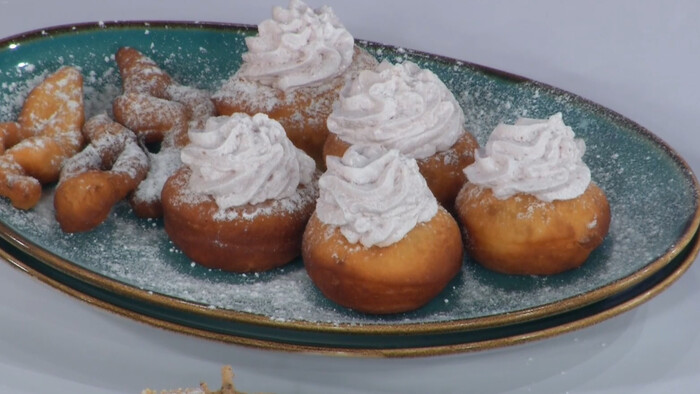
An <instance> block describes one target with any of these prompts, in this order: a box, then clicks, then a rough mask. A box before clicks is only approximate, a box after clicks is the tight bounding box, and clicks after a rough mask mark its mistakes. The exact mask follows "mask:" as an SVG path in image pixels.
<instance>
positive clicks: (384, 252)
mask: <svg viewBox="0 0 700 394" xmlns="http://www.w3.org/2000/svg"><path fill="white" fill-rule="evenodd" d="M462 254H463V246H462V240H461V235H460V232H459V227H458V225H457V222H456V221H455V220H454V219H453V218H452V216H451V215H450V214H449V213H448V212H447V211H446V210H445V209H444V208H442V207H440V208H439V209H438V213H437V214H436V215H435V216H434V217H433V218H432V219H431V220H430V221H428V222H425V223H419V224H418V225H416V227H415V228H413V230H411V231H410V232H409V233H408V234H406V236H405V237H404V238H403V239H401V240H400V241H398V242H396V243H394V244H391V245H389V246H386V247H378V246H372V247H370V248H367V247H364V246H362V245H360V244H350V243H349V242H348V241H347V239H346V238H345V236H344V235H343V234H342V233H341V232H340V230H339V229H338V228H337V227H335V226H330V225H327V224H324V223H323V222H321V221H320V220H319V219H318V218H317V217H316V215H313V216H312V217H311V219H310V220H309V223H308V225H307V226H306V231H305V232H304V240H303V246H302V256H303V259H304V266H305V267H306V271H307V272H308V273H309V276H310V277H311V279H312V280H313V282H314V283H315V284H316V286H317V287H318V288H319V289H320V290H321V292H322V293H323V294H324V295H325V296H326V297H328V298H329V299H331V300H333V301H335V302H336V303H338V304H340V305H342V306H345V307H348V308H352V309H354V310H357V311H360V312H365V313H373V314H387V313H398V312H406V311H410V310H414V309H417V308H419V307H421V306H423V305H425V304H426V303H427V302H428V301H430V300H431V299H433V298H434V297H435V296H437V295H438V293H440V292H441V291H442V290H443V289H444V288H445V286H447V284H448V283H449V282H450V280H452V278H454V277H455V275H457V273H458V272H459V270H460V268H461V266H462V258H463V255H462Z"/></svg>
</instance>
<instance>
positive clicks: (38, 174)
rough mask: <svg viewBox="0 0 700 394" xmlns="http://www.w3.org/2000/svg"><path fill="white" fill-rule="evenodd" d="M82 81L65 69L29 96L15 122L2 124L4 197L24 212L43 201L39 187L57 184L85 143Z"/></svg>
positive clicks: (0, 162)
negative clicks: (66, 163) (64, 163)
mask: <svg viewBox="0 0 700 394" xmlns="http://www.w3.org/2000/svg"><path fill="white" fill-rule="evenodd" d="M84 121H85V115H84V104H83V78H82V75H81V74H80V71H78V70H77V69H76V68H73V67H62V68H60V69H59V70H58V71H56V72H54V73H53V74H51V75H49V76H47V77H46V78H45V79H44V81H43V82H41V83H40V84H39V85H37V86H36V87H35V88H34V89H32V91H31V92H30V93H29V95H28V96H27V98H26V100H25V102H24V105H23V107H22V110H21V112H20V114H19V117H18V120H17V122H8V123H3V124H1V125H0V142H1V143H0V145H2V147H1V150H2V151H3V152H4V153H3V154H2V155H1V156H0V196H3V197H7V198H9V199H10V201H11V202H12V205H13V206H15V207H16V208H20V209H31V208H32V207H34V206H35V205H36V204H37V203H38V202H39V199H40V198H41V185H42V184H46V183H51V182H55V181H57V180H58V177H59V173H60V171H61V167H62V165H63V162H64V161H65V160H66V159H67V158H69V157H71V156H73V155H74V154H76V153H77V152H78V151H79V150H80V149H81V148H82V147H83V144H84V137H83V134H82V132H81V128H82V126H83V123H84Z"/></svg>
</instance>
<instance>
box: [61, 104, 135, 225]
mask: <svg viewBox="0 0 700 394" xmlns="http://www.w3.org/2000/svg"><path fill="white" fill-rule="evenodd" d="M85 133H86V134H87V135H89V136H90V139H91V141H90V144H89V145H88V146H87V147H86V148H85V149H84V150H83V151H81V152H80V153H78V154H77V155H75V156H73V157H72V158H70V159H68V160H67V161H66V163H65V165H64V167H63V170H62V171H61V178H60V182H59V184H58V187H57V188H56V193H55V195H54V208H55V210H56V220H58V223H59V224H60V226H61V229H62V230H63V231H66V232H80V231H89V230H92V229H93V228H95V227H97V226H98V225H99V224H100V223H102V222H103V221H104V220H105V219H106V218H107V215H109V212H110V211H111V209H112V206H114V204H116V203H117V202H118V201H120V200H122V199H124V198H125V197H126V196H127V194H128V193H130V192H131V191H133V190H134V189H135V188H136V186H137V185H138V184H139V183H140V182H141V181H142V180H143V179H144V178H145V176H146V173H147V172H148V157H147V156H146V153H145V152H144V151H143V150H142V149H141V147H140V146H139V145H138V143H137V141H136V135H135V134H134V133H133V132H132V131H131V130H129V129H127V128H125V127H123V126H122V125H120V124H118V123H116V122H113V121H112V120H111V119H109V118H108V117H107V116H106V115H98V116H96V117H94V118H92V119H90V120H89V121H88V122H87V123H86V124H85Z"/></svg>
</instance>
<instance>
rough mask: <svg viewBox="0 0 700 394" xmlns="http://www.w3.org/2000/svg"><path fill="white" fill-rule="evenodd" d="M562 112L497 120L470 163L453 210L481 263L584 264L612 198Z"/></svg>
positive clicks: (551, 270)
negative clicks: (512, 121) (510, 121)
mask: <svg viewBox="0 0 700 394" xmlns="http://www.w3.org/2000/svg"><path fill="white" fill-rule="evenodd" d="M574 137H575V135H574V132H573V130H572V129H571V127H569V126H566V125H565V124H564V122H563V120H562V114H561V113H557V114H555V115H552V116H551V117H549V118H548V119H527V118H521V119H519V120H518V121H517V122H516V123H515V124H514V125H506V124H499V125H498V126H497V127H496V128H495V129H494V130H493V132H492V133H491V135H490V136H489V140H488V142H487V143H486V145H485V146H484V148H483V149H481V150H479V152H477V155H476V161H475V162H474V164H472V165H470V166H468V167H467V168H466V169H465V170H464V171H465V173H466V176H467V178H468V180H469V181H468V182H467V183H466V184H465V185H464V187H463V188H462V190H461V191H460V192H459V194H458V196H457V200H456V204H455V205H456V210H457V214H458V217H459V221H460V222H461V223H462V226H463V230H464V237H465V241H466V249H467V251H468V253H469V254H470V255H471V256H472V257H473V258H474V259H475V260H476V261H477V262H479V263H480V264H481V265H483V266H484V267H486V268H489V269H491V270H494V271H498V272H502V273H507V274H517V275H551V274H557V273H560V272H564V271H567V270H571V269H574V268H576V267H579V266H580V265H581V264H583V263H584V262H585V261H586V259H587V258H588V256H589V255H590V253H591V252H592V251H593V250H594V249H595V248H597V247H598V246H599V245H600V244H601V243H602V242H603V240H604V239H605V236H606V235H607V233H608V229H609V226H610V205H609V203H608V200H607V198H606V196H605V193H604V192H603V190H602V189H601V188H600V187H598V186H597V185H596V184H595V183H593V182H592V181H591V172H590V170H589V169H588V166H586V164H585V163H584V162H583V160H582V157H583V154H584V152H585V148H586V146H585V143H584V141H583V140H582V139H580V138H574Z"/></svg>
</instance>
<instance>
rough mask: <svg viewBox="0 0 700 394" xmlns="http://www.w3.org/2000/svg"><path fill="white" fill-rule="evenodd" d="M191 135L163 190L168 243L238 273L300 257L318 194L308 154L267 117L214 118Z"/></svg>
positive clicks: (200, 261)
mask: <svg viewBox="0 0 700 394" xmlns="http://www.w3.org/2000/svg"><path fill="white" fill-rule="evenodd" d="M190 138H191V139H192V142H191V143H190V144H189V145H187V147H185V148H184V149H183V150H182V161H183V163H184V165H183V166H182V167H181V168H180V169H179V170H178V171H177V172H176V173H175V174H174V175H173V176H171V177H170V178H168V180H167V181H166V183H165V186H164V187H163V191H162V202H163V225H164V228H165V232H166V233H167V234H168V236H169V237H170V239H171V240H172V241H173V243H174V244H175V245H176V246H177V247H178V248H180V250H182V252H183V253H184V254H185V255H186V256H188V257H189V258H190V259H192V261H194V262H196V263H198V264H201V265H203V266H206V267H209V268H220V269H223V270H227V271H235V272H251V271H265V270H269V269H272V268H275V267H279V266H281V265H283V264H286V263H288V262H290V261H291V260H292V259H294V258H295V257H296V256H298V255H299V254H300V249H301V238H302V235H303V233H304V227H305V226H306V222H307V221H308V220H309V217H310V216H311V213H312V212H313V210H314V207H315V205H316V197H317V196H318V189H317V186H316V179H317V172H316V168H315V164H314V161H313V159H311V158H310V157H309V156H308V155H306V154H305V153H304V152H303V151H301V150H300V149H298V148H296V147H294V145H293V144H292V143H291V141H289V139H288V138H287V136H286V134H285V132H284V129H283V128H282V126H281V125H280V124H279V123H278V122H277V121H274V120H272V119H270V118H268V117H267V115H265V114H258V115H255V116H253V117H250V116H248V115H246V114H235V115H233V116H231V117H228V116H220V117H215V118H211V119H210V120H209V121H208V122H207V124H206V128H205V129H204V131H199V132H191V133H190ZM212 141H214V143H212ZM222 163H225V164H224V165H223V166H222V165H221V164H222Z"/></svg>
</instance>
